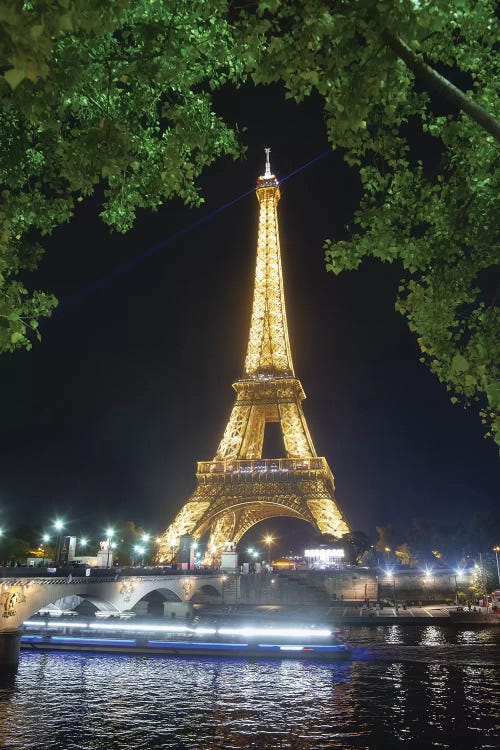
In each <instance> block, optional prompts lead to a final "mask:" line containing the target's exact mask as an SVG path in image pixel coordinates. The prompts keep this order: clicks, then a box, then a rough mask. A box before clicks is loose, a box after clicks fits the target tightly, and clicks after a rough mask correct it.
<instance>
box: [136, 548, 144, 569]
mask: <svg viewBox="0 0 500 750" xmlns="http://www.w3.org/2000/svg"><path fill="white" fill-rule="evenodd" d="M134 551H135V552H137V554H138V555H139V556H141V555H142V559H141V560H140V561H139V565H144V547H141V545H140V544H136V545H134Z"/></svg>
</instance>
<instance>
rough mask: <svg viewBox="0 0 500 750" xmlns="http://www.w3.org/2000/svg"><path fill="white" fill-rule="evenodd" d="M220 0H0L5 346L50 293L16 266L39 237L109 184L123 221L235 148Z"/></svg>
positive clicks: (0, 314)
mask: <svg viewBox="0 0 500 750" xmlns="http://www.w3.org/2000/svg"><path fill="white" fill-rule="evenodd" d="M225 14H226V3H224V2H220V1H219V0H211V2H205V1H204V0H148V1H147V2H143V1H141V2H138V1H136V0H135V1H134V0H106V2H103V1H102V0H34V1H33V2H19V1H18V0H6V2H3V3H2V4H1V6H0V100H1V107H0V140H1V143H2V150H1V156H0V191H1V195H0V200H1V202H0V222H1V229H0V351H2V350H4V351H5V350H13V349H15V348H16V347H19V346H26V347H28V348H29V347H30V346H31V339H32V337H33V334H35V335H36V333H37V328H38V318H39V317H40V316H41V315H48V314H50V310H51V309H52V308H53V307H54V306H55V304H56V300H55V298H54V297H53V296H52V295H50V294H45V293H43V292H39V291H28V289H27V288H26V286H25V285H24V283H22V282H21V281H20V280H19V278H18V276H19V273H20V272H22V271H29V270H32V269H34V268H35V267H36V266H37V263H38V261H39V260H40V258H41V256H42V253H43V249H42V247H41V245H40V238H41V237H43V236H45V235H48V234H50V233H51V232H52V230H53V229H54V228H55V227H56V226H58V225H59V224H61V223H62V222H65V221H68V220H69V219H70V218H71V216H72V215H73V212H74V208H75V204H76V203H77V202H79V201H81V200H83V198H84V197H85V196H89V195H91V194H92V193H93V192H94V190H95V188H96V186H97V185H98V184H99V183H101V184H102V185H103V187H104V195H105V201H104V205H103V206H102V211H101V216H102V218H103V220H104V221H105V222H106V223H107V224H109V226H110V227H112V228H113V229H116V230H118V231H120V232H125V231H127V230H128V229H130V227H131V226H132V224H133V222H134V217H135V213H136V210H137V209H138V208H151V209H153V210H154V209H156V208H157V207H158V206H159V205H160V204H161V203H163V202H164V201H165V200H167V199H169V198H171V197H173V196H180V197H181V198H182V199H183V200H184V201H185V202H186V203H187V204H191V205H195V204H197V203H199V202H200V196H199V194H198V191H197V189H196V186H195V178H196V177H197V176H198V175H199V174H200V172H201V171H202V169H203V167H205V166H206V165H208V164H210V163H211V162H212V161H213V160H214V159H215V158H216V157H217V156H220V155H222V154H232V155H233V156H235V155H236V154H237V153H238V151H239V147H238V146H237V141H236V137H235V133H234V132H233V131H232V130H231V129H229V128H228V127H227V126H226V125H225V124H224V122H223V121H222V120H221V119H220V118H219V117H218V116H217V115H216V114H215V112H214V110H213V107H212V101H211V93H212V91H213V90H214V89H216V88H217V87H219V86H221V85H222V84H223V83H225V82H226V81H228V80H231V79H233V78H236V76H237V74H238V71H239V69H240V67H241V64H240V63H239V61H238V59H237V57H236V56H235V54H234V40H233V37H232V35H231V33H230V30H229V25H228V22H227V20H226V18H225Z"/></svg>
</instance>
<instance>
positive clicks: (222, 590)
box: [220, 576, 227, 604]
mask: <svg viewBox="0 0 500 750" xmlns="http://www.w3.org/2000/svg"><path fill="white" fill-rule="evenodd" d="M226 579H227V576H222V578H221V579H220V590H221V598H222V604H224V583H225V582H226Z"/></svg>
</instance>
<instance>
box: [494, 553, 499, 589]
mask: <svg viewBox="0 0 500 750" xmlns="http://www.w3.org/2000/svg"><path fill="white" fill-rule="evenodd" d="M493 552H494V553H495V558H496V561H497V578H498V585H499V586H500V568H499V567H498V553H499V552H500V547H498V546H497V547H493Z"/></svg>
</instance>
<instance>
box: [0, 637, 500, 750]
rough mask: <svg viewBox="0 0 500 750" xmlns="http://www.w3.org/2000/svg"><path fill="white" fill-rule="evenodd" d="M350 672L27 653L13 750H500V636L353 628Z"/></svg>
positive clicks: (6, 708) (0, 731)
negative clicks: (409, 749) (287, 749)
mask: <svg viewBox="0 0 500 750" xmlns="http://www.w3.org/2000/svg"><path fill="white" fill-rule="evenodd" d="M346 635H347V640H348V641H349V642H350V643H351V644H352V645H353V646H354V654H353V657H354V658H353V660H352V661H351V662H347V663H337V664H335V663H307V662H299V661H286V660H284V661H247V660H243V659H234V660H231V659H209V658H207V659H191V658H176V657H143V656H125V655H124V656H117V655H109V656H104V655H101V654H96V655H88V654H83V653H76V652H75V653H64V654H63V653H57V652H53V653H47V652H45V653H32V652H23V653H22V654H21V662H20V665H19V670H18V672H17V675H16V676H15V677H14V678H12V680H11V681H10V682H7V684H3V685H2V686H1V687H0V746H1V747H2V748H3V749H5V750H156V748H175V750H212V749H215V748H221V749H224V750H225V749H226V748H227V749H230V748H256V749H257V748H269V749H270V750H271V749H273V748H289V749H290V750H292V749H296V750H316V749H318V750H319V748H322V749H326V748H343V749H344V750H349V749H350V748H370V750H371V749H377V750H378V749H379V748H380V750H391V749H392V748H459V749H460V750H461V749H462V748H464V749H470V750H476V748H498V747H499V744H500V738H499V734H498V726H499V724H500V721H499V707H498V696H499V695H500V649H499V645H500V628H498V627H497V628H483V629H479V628H478V629H470V630H466V629H461V630H458V629H454V628H445V627H435V626H427V627H420V626H413V627H402V626H397V625H394V626H389V627H377V628H361V627H356V628H354V627H353V628H350V629H349V630H347V633H346Z"/></svg>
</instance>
